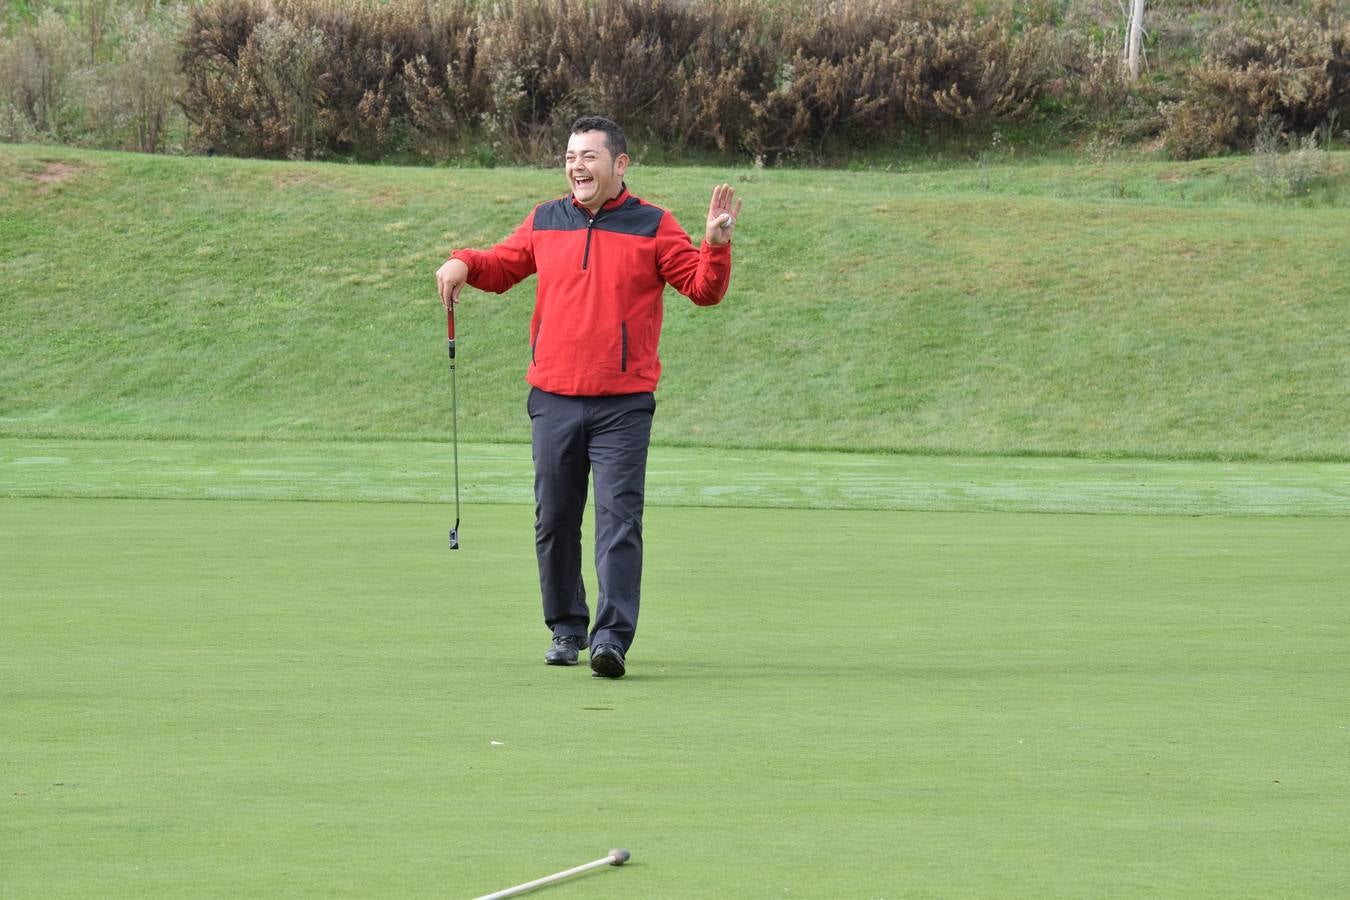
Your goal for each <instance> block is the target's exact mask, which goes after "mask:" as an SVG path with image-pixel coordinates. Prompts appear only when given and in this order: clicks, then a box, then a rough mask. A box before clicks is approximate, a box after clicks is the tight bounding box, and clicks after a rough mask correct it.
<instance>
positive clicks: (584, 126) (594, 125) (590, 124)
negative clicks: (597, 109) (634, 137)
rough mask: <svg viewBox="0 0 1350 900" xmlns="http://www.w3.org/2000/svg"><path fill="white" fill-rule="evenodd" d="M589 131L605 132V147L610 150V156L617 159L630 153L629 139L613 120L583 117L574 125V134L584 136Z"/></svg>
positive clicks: (602, 117) (601, 117)
mask: <svg viewBox="0 0 1350 900" xmlns="http://www.w3.org/2000/svg"><path fill="white" fill-rule="evenodd" d="M587 131H603V132H604V133H605V146H606V147H608V148H609V154H610V156H613V157H614V158H615V159H618V158H619V156H620V155H621V154H624V153H627V152H628V138H626V137H624V136H623V129H622V128H620V127H619V126H618V123H616V122H615V121H614V120H613V119H606V118H605V117H604V116H582V117H581V118H580V119H577V120H576V121H575V122H573V123H572V133H573V134H584V133H585V132H587Z"/></svg>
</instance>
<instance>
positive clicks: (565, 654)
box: [544, 634, 586, 666]
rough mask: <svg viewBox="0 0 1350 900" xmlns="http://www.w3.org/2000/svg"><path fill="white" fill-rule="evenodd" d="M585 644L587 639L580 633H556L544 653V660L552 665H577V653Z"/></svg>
mask: <svg viewBox="0 0 1350 900" xmlns="http://www.w3.org/2000/svg"><path fill="white" fill-rule="evenodd" d="M585 646H586V639H585V638H584V637H582V636H581V635H579V634H555V635H554V636H553V643H552V644H550V645H549V648H548V652H547V653H545V654H544V662H546V663H548V664H549V665H550V666H575V665H576V664H577V654H578V653H580V652H581V649H582V648H583V647H585Z"/></svg>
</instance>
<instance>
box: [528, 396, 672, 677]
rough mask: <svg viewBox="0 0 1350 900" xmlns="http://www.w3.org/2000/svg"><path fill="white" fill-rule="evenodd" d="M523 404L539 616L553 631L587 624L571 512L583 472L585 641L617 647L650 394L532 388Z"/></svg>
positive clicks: (632, 557) (632, 596) (625, 636)
mask: <svg viewBox="0 0 1350 900" xmlns="http://www.w3.org/2000/svg"><path fill="white" fill-rule="evenodd" d="M527 408H528V409H529V413H530V430H531V433H532V435H533V440H534V500H535V524H534V546H535V552H536V554H537V555H538V557H539V588H540V591H541V593H542V595H543V600H544V624H546V625H548V627H549V628H550V629H551V630H552V631H553V633H554V634H555V635H564V634H574V635H578V636H582V635H585V634H586V630H587V626H588V625H589V624H590V610H589V609H588V608H587V606H586V586H585V584H584V583H583V581H582V577H581V520H582V514H583V513H584V512H585V510H586V491H587V484H588V482H589V481H590V479H591V476H592V474H593V475H594V477H595V575H596V580H597V581H598V582H599V587H600V596H599V601H598V602H597V604H596V610H595V623H594V625H593V626H591V628H590V643H591V646H594V645H596V644H602V643H611V644H618V645H619V646H620V647H622V648H623V651H624V652H625V653H627V652H628V648H629V646H631V645H632V643H633V635H634V633H635V632H636V631H637V618H638V601H639V599H640V597H641V593H642V505H643V497H644V495H645V492H646V479H647V446H648V444H649V443H650V441H651V434H652V415H653V414H654V413H655V412H656V398H655V397H654V396H653V395H652V394H650V393H644V394H623V395H621V396H616V397H565V396H562V395H560V394H550V393H548V392H547V391H541V390H539V389H538V388H534V389H532V390H531V391H530V398H529V402H528V404H527Z"/></svg>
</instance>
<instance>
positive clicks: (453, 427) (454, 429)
mask: <svg viewBox="0 0 1350 900" xmlns="http://www.w3.org/2000/svg"><path fill="white" fill-rule="evenodd" d="M445 338H446V343H447V345H448V346H449V349H450V435H451V438H450V441H451V444H452V446H453V447H454V454H455V527H454V528H451V529H450V549H451V550H458V549H459V397H458V395H457V392H456V390H455V308H454V305H453V304H451V305H450V306H447V307H446V309H445Z"/></svg>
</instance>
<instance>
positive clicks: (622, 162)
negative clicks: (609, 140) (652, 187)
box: [614, 153, 631, 178]
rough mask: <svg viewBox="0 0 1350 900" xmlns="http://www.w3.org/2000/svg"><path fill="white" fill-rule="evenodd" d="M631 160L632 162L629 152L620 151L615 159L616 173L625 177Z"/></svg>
mask: <svg viewBox="0 0 1350 900" xmlns="http://www.w3.org/2000/svg"><path fill="white" fill-rule="evenodd" d="M629 162H631V160H630V159H629V158H628V154H627V153H620V154H619V155H618V157H617V158H616V159H615V160H614V172H615V174H617V175H618V176H619V177H620V178H622V177H623V173H624V172H626V171H628V163H629Z"/></svg>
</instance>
